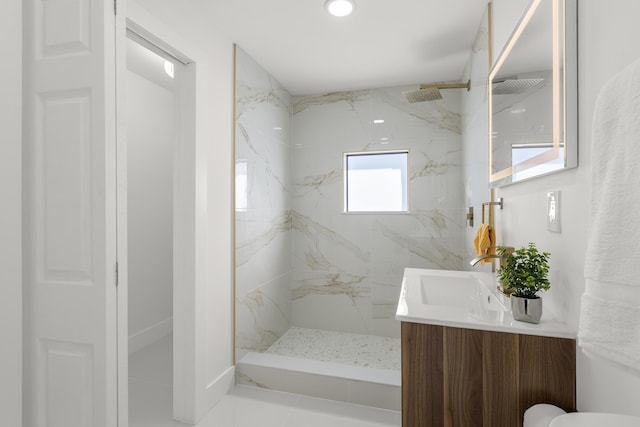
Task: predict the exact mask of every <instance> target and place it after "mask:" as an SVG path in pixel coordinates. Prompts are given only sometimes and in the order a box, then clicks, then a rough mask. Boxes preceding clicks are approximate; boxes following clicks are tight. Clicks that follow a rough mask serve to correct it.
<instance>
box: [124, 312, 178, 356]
mask: <svg viewBox="0 0 640 427" xmlns="http://www.w3.org/2000/svg"><path fill="white" fill-rule="evenodd" d="M171 332H173V317H168V318H166V319H164V320H161V321H159V322H158V323H156V324H155V325H152V326H149V327H148V328H145V329H143V330H141V331H139V332H136V333H135V334H132V335H129V354H131V353H135V352H136V351H138V350H140V349H142V348H144V347H146V346H148V345H149V344H151V343H153V342H155V341H157V340H159V339H160V338H163V337H165V336H167V335H169V334H170V333H171Z"/></svg>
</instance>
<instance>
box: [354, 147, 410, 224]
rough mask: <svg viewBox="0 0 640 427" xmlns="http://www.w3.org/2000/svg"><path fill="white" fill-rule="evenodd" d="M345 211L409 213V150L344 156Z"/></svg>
mask: <svg viewBox="0 0 640 427" xmlns="http://www.w3.org/2000/svg"><path fill="white" fill-rule="evenodd" d="M343 162H344V165H343V166H344V212H408V202H407V199H408V197H407V193H408V191H407V187H408V179H407V171H408V162H409V151H408V150H394V151H365V152H357V153H345V154H344V159H343Z"/></svg>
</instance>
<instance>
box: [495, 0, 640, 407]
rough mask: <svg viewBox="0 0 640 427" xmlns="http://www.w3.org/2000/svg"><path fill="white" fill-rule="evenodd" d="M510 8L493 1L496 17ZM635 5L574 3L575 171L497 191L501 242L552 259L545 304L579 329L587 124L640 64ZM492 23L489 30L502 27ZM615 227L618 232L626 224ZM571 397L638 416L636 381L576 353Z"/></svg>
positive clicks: (639, 9)
mask: <svg viewBox="0 0 640 427" xmlns="http://www.w3.org/2000/svg"><path fill="white" fill-rule="evenodd" d="M511 1H512V0H493V4H494V7H495V9H496V10H499V9H501V8H502V7H503V6H504V5H506V4H509V3H511ZM638 16H640V2H637V1H636V0H611V1H607V2H588V1H585V2H579V10H578V26H579V28H578V44H579V49H578V54H579V58H578V74H579V152H580V153H579V156H580V157H579V167H578V168H577V169H575V170H571V171H567V172H562V173H559V174H554V175H550V176H547V177H544V178H540V179H536V180H533V181H530V182H525V183H520V184H515V185H512V186H508V187H503V188H501V189H500V190H499V191H498V195H499V196H501V197H504V200H505V209H504V211H502V212H501V216H500V218H499V222H498V228H499V232H500V234H501V237H502V241H503V242H504V243H506V244H510V245H515V246H521V245H524V244H526V243H527V242H529V241H534V242H535V243H536V244H537V245H538V247H539V248H541V249H544V250H546V251H549V252H551V274H550V280H551V283H552V289H551V291H550V292H548V293H547V294H546V295H545V296H544V299H545V304H548V305H549V307H551V308H552V309H554V311H556V312H557V313H559V314H561V315H562V316H563V317H564V318H565V319H566V321H567V322H568V323H569V324H570V325H571V326H573V327H575V328H577V325H578V317H579V304H580V297H581V295H582V293H583V291H584V279H583V277H584V272H583V267H584V259H585V257H584V255H585V250H586V244H587V236H588V234H589V204H588V191H589V188H588V179H589V169H590V167H591V163H592V161H595V159H594V160H592V159H591V157H590V153H591V150H590V143H591V136H590V133H591V123H592V114H593V109H594V102H595V98H596V96H597V94H598V92H599V90H600V88H601V87H602V85H603V83H604V82H605V81H606V80H607V79H609V78H610V77H612V76H613V75H614V74H615V73H616V72H618V71H619V70H621V68H623V67H624V66H625V65H627V64H629V63H631V62H632V61H634V60H635V59H637V58H638V57H640V46H639V45H638V44H637V43H635V40H637V39H638V38H640V26H638V22H637V17H638ZM497 19H498V18H495V19H494V26H500V25H501V23H500V22H496V21H497ZM551 190H560V191H561V197H560V203H561V226H562V233H560V234H557V233H551V232H548V231H547V230H546V222H545V216H544V214H545V209H546V192H547V191H551ZM620 226H622V227H624V224H621V225H620ZM577 358H578V368H577V382H578V384H577V390H578V409H579V410H580V411H607V412H617V413H627V414H632V415H640V405H638V396H640V377H638V376H634V375H632V374H630V373H628V372H624V371H621V370H619V369H617V368H614V367H610V366H608V365H607V364H605V363H603V362H600V361H596V360H590V359H587V358H586V357H585V356H584V355H583V354H582V352H581V351H580V350H579V349H578V354H577Z"/></svg>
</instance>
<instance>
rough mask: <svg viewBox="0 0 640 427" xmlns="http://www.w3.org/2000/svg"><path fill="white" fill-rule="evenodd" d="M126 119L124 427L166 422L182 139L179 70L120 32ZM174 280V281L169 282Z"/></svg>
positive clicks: (140, 40) (150, 45) (129, 33)
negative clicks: (126, 420)
mask: <svg viewBox="0 0 640 427" xmlns="http://www.w3.org/2000/svg"><path fill="white" fill-rule="evenodd" d="M126 64H127V65H126V74H125V78H124V85H125V88H124V93H125V94H126V95H125V97H124V98H125V99H124V103H123V107H124V110H125V115H126V120H125V124H126V141H127V143H126V156H125V157H126V168H124V170H125V171H126V172H125V174H126V180H125V182H126V205H127V209H126V228H127V232H126V234H127V239H126V240H127V262H126V265H127V274H126V277H127V294H128V295H127V301H128V303H127V324H128V327H127V338H128V339H127V341H128V344H127V346H128V367H129V369H128V372H129V373H128V396H129V398H128V403H129V404H128V407H129V411H128V412H129V417H128V418H129V425H130V426H131V427H136V426H141V425H161V423H163V422H167V421H170V420H171V419H172V418H174V410H173V406H174V404H173V396H174V375H173V372H174V348H175V347H174V345H173V343H174V335H175V334H176V333H177V334H179V333H180V332H177V331H174V321H173V319H174V306H175V304H174V294H175V292H176V291H179V288H176V287H175V286H174V283H175V282H176V278H177V274H178V275H179V271H180V269H181V268H180V266H179V265H176V262H177V259H176V258H179V257H174V253H175V252H176V239H175V238H174V236H175V234H176V233H178V232H180V228H181V225H180V224H179V223H178V222H177V221H176V218H179V214H178V215H176V208H175V206H176V200H179V194H180V193H179V192H180V190H179V189H177V186H176V184H175V183H176V181H177V179H178V177H179V165H178V164H177V161H176V157H177V155H178V154H177V153H178V150H179V147H180V144H181V140H182V142H184V141H185V139H188V138H184V136H185V135H184V123H183V121H188V120H184V117H185V116H188V112H185V111H184V108H183V107H184V105H185V100H184V98H185V96H188V95H189V94H188V93H185V91H184V90H183V89H184V88H185V87H187V86H189V84H185V82H184V80H185V79H187V80H188V79H189V73H187V72H185V68H186V65H185V64H184V63H183V62H182V61H181V60H178V59H176V58H175V57H173V56H172V55H170V54H168V53H167V52H165V51H164V50H163V49H161V48H159V47H158V46H157V45H155V44H153V43H151V42H149V41H148V40H146V39H144V38H143V37H141V36H140V35H139V34H137V33H135V32H133V31H131V30H128V31H127V42H126ZM176 273H177V274H176Z"/></svg>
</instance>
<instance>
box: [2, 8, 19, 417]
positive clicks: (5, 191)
mask: <svg viewBox="0 0 640 427" xmlns="http://www.w3.org/2000/svg"><path fill="white" fill-rule="evenodd" d="M0 39H1V40H3V42H2V44H0V57H1V58H2V59H3V64H2V79H0V130H1V132H2V134H1V135H0V197H1V198H2V199H1V200H2V202H1V203H2V208H1V209H0V342H1V343H2V345H0V384H1V385H0V414H2V424H4V425H8V426H19V425H22V375H21V374H22V244H21V240H22V220H21V214H22V206H21V204H22V196H21V182H22V167H21V163H22V160H21V159H22V143H21V139H22V83H21V82H22V2H21V1H20V0H8V1H5V2H3V5H2V13H0Z"/></svg>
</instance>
